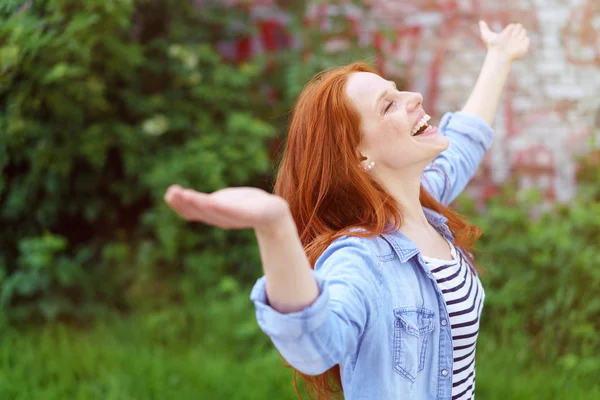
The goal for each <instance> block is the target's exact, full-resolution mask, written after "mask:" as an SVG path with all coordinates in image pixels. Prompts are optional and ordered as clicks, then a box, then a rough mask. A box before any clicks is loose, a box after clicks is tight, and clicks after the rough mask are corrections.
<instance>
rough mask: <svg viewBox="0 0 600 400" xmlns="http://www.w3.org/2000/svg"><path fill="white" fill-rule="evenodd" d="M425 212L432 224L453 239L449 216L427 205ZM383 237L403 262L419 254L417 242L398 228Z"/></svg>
mask: <svg viewBox="0 0 600 400" xmlns="http://www.w3.org/2000/svg"><path fill="white" fill-rule="evenodd" d="M423 212H424V213H425V218H427V221H428V222H429V223H430V224H431V226H433V227H434V228H435V229H436V230H437V231H438V232H440V233H441V234H442V235H443V236H444V237H445V238H446V239H448V240H451V241H452V240H453V237H452V233H451V232H450V229H448V226H447V225H446V222H447V221H448V218H446V217H444V216H443V215H441V214H439V213H437V212H436V211H433V210H431V209H429V208H427V207H423ZM383 237H384V238H385V239H386V240H387V241H388V243H390V245H392V247H393V248H394V250H395V251H396V253H397V254H398V257H399V258H400V261H401V262H406V261H408V260H409V259H411V258H412V257H414V256H415V255H416V254H419V249H417V247H416V246H415V244H414V243H413V242H412V241H411V240H410V239H409V238H407V237H406V235H404V234H403V233H402V232H400V231H398V230H397V231H395V232H394V233H392V234H384V235H383Z"/></svg>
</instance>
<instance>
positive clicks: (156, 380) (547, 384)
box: [0, 303, 600, 400]
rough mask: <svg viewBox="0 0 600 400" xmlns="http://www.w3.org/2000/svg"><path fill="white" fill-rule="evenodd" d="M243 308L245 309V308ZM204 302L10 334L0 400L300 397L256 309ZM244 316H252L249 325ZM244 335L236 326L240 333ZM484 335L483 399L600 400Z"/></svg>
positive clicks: (579, 381) (589, 388) (599, 391)
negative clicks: (83, 325) (260, 328)
mask: <svg viewBox="0 0 600 400" xmlns="http://www.w3.org/2000/svg"><path fill="white" fill-rule="evenodd" d="M240 304H241V303H240ZM211 306H212V308H211V310H212V311H211V312H214V313H217V314H221V315H222V317H221V318H217V319H214V318H213V317H211V316H210V315H208V316H206V315H205V316H204V317H199V316H195V315H196V314H198V315H200V314H208V311H206V310H207V309H206V308H204V311H203V312H202V313H200V312H198V313H196V311H198V310H203V309H202V308H200V307H203V306H202V305H198V306H197V308H190V307H186V308H188V309H189V310H190V311H189V313H188V314H186V313H184V312H182V311H181V310H180V309H171V310H163V311H160V312H156V311H155V312H150V313H146V314H138V315H134V316H130V317H122V316H117V315H111V316H107V317H105V318H103V319H102V322H100V323H98V324H97V325H96V326H95V327H93V328H91V329H85V330H81V329H76V328H73V327H66V326H64V325H60V324H55V325H50V326H45V327H41V328H35V329H34V328H29V329H27V330H21V331H6V332H3V333H2V335H1V336H0V371H1V372H0V400H5V399H6V400H9V399H10V400H46V399H47V400H66V399H68V400H95V399H102V400H133V399H138V400H152V399H156V400H169V399H176V400H196V399H211V400H221V399H223V400H225V399H227V400H230V399H234V400H237V399H239V400H259V399H260V400H264V399H281V400H288V399H289V400H291V399H294V398H295V396H294V395H293V391H292V389H291V376H292V375H291V371H290V370H288V369H285V368H282V365H283V364H282V361H281V360H280V358H279V356H278V355H277V353H276V352H275V351H274V350H273V349H272V348H271V346H270V345H269V344H268V342H267V340H266V339H265V338H264V337H263V336H262V334H259V333H257V331H256V329H255V323H254V324H253V323H252V321H253V318H252V316H253V314H252V310H251V308H250V306H249V305H243V306H242V305H240V306H239V307H237V308H236V307H232V305H231V304H221V307H222V309H228V310H230V311H231V312H230V314H224V315H223V314H222V309H221V310H219V309H218V307H219V306H218V305H215V304H212V305H211ZM240 315H245V318H241V317H240ZM240 326H241V327H242V329H233V328H234V327H238V328H239V327H240ZM486 343H487V342H486V341H485V339H484V338H483V337H482V342H481V343H480V346H479V350H478V369H477V399H478V400H496V399H498V400H500V399H503V400H504V399H515V400H517V399H524V400H525V399H527V400H530V399H573V400H576V399H586V400H589V399H600V386H599V385H598V383H597V381H594V380H591V379H584V378H583V377H579V376H577V375H573V376H567V375H565V373H564V372H561V370H560V369H559V368H558V367H555V366H540V365H525V363H524V362H517V361H516V360H518V359H520V358H522V357H520V355H521V354H520V352H519V351H517V350H516V349H514V348H493V347H492V346H491V345H489V343H488V344H486Z"/></svg>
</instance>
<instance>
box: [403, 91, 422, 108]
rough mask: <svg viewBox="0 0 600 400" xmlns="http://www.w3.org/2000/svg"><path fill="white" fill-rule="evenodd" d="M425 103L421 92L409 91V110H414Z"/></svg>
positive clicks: (407, 102)
mask: <svg viewBox="0 0 600 400" xmlns="http://www.w3.org/2000/svg"><path fill="white" fill-rule="evenodd" d="M422 104H423V96H422V95H421V93H413V92H410V93H408V97H407V99H406V108H407V111H408V112H413V111H416V110H418V109H419V108H421V105H422Z"/></svg>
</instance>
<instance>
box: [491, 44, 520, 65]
mask: <svg viewBox="0 0 600 400" xmlns="http://www.w3.org/2000/svg"><path fill="white" fill-rule="evenodd" d="M486 58H487V59H490V60H493V61H494V63H496V64H501V65H506V66H510V65H511V64H512V63H513V61H514V59H513V58H512V57H511V56H510V55H508V54H506V52H504V51H503V50H501V49H497V48H494V47H491V48H488V52H487V55H486Z"/></svg>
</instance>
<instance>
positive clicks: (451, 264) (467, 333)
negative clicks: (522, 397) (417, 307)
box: [423, 243, 485, 400]
mask: <svg viewBox="0 0 600 400" xmlns="http://www.w3.org/2000/svg"><path fill="white" fill-rule="evenodd" d="M449 245H450V249H451V254H452V261H448V260H439V259H436V258H431V257H425V256H423V260H424V261H425V265H426V266H427V267H428V268H429V270H430V271H431V273H432V274H433V277H434V278H435V280H436V282H437V284H438V286H439V288H440V289H441V291H442V295H443V297H444V301H445V302H446V308H447V310H448V314H449V317H450V327H451V331H452V345H453V357H454V362H453V367H452V369H453V372H452V400H459V399H460V400H469V399H474V398H475V345H476V343H477V335H478V333H479V317H480V315H481V309H482V306H483V300H484V298H485V293H484V291H483V287H482V286H481V282H480V281H479V278H478V277H477V275H475V274H474V273H472V272H471V271H472V269H471V266H470V264H469V262H468V261H467V260H466V259H465V258H464V257H463V255H462V254H461V253H460V252H457V251H456V248H455V247H454V246H453V245H452V244H451V243H449ZM443 323H444V322H443V321H442V324H443Z"/></svg>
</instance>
